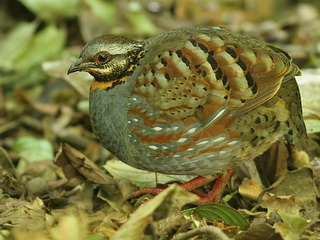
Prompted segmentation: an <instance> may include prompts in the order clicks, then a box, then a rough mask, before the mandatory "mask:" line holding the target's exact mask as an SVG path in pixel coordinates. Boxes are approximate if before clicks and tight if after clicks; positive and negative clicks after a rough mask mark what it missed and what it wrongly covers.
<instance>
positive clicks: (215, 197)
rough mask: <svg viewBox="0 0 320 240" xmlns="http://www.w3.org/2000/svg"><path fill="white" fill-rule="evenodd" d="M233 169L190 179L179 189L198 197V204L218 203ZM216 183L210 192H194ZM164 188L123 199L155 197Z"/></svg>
mask: <svg viewBox="0 0 320 240" xmlns="http://www.w3.org/2000/svg"><path fill="white" fill-rule="evenodd" d="M232 171H233V169H232V168H229V169H228V170H227V171H226V172H225V173H224V174H220V175H218V174H215V175H212V176H210V177H209V178H206V177H201V176H200V177H196V178H194V179H191V180H190V181H188V182H185V183H182V184H179V186H180V187H182V188H183V189H185V190H187V191H189V192H192V193H194V194H196V195H198V196H199V197H200V199H199V200H198V201H197V202H198V203H212V202H214V203H219V202H220V201H221V195H222V193H223V190H224V188H225V186H226V184H227V182H228V179H229V177H230V175H231V174H232ZM215 179H217V180H216V182H215V184H214V186H213V188H212V190H211V191H210V192H209V193H208V194H205V193H202V192H197V191H195V190H196V189H197V188H199V187H202V186H204V185H205V184H207V183H209V182H212V181H214V180H215ZM164 189H165V188H142V189H139V190H137V191H135V192H132V193H130V194H129V195H127V196H126V197H125V200H128V199H131V198H136V197H139V196H141V195H143V194H152V195H157V194H159V193H160V192H162V191H163V190H164Z"/></svg>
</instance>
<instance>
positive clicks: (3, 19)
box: [0, 0, 320, 89]
mask: <svg viewBox="0 0 320 240" xmlns="http://www.w3.org/2000/svg"><path fill="white" fill-rule="evenodd" d="M319 10H320V2H319V1H317V0H264V1H261V0H158V1H152V0H141V1H135V0H67V1H65V0H55V1H52V0H1V2H0V29H1V31H0V87H2V88H3V89H12V88H14V87H16V86H20V87H21V86H26V85H32V84H37V83H39V82H40V81H44V80H46V79H48V74H47V73H45V71H44V70H43V67H42V64H43V63H44V62H46V61H53V60H60V59H65V58H68V57H69V56H70V55H74V56H76V55H77V54H78V53H79V52H80V49H81V47H82V46H83V44H84V43H85V42H86V41H88V40H90V39H91V38H92V37H94V36H96V35H101V34H106V33H113V34H120V35H125V36H128V37H132V38H135V39H144V38H146V37H149V36H153V35H155V34H157V33H159V32H162V31H165V30H167V29H171V28H178V27H181V26H193V25H220V26H225V27H227V28H228V29H230V30H232V31H236V32H240V33H245V34H248V35H251V36H253V37H256V38H258V39H261V40H264V41H267V42H269V43H273V44H276V45H277V46H280V47H283V48H284V49H285V50H287V51H288V52H289V53H290V54H291V55H292V56H293V57H294V58H295V60H296V61H297V62H298V64H299V65H300V66H301V67H317V66H319V65H320V64H319V52H320V50H319V49H320V46H319V45H320V43H319V39H320V28H319V26H320V16H319V12H320V11H319Z"/></svg>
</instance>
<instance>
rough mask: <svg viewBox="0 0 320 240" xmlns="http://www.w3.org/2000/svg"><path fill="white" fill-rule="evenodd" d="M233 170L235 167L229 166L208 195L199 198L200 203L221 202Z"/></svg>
mask: <svg viewBox="0 0 320 240" xmlns="http://www.w3.org/2000/svg"><path fill="white" fill-rule="evenodd" d="M232 172H233V168H229V169H228V170H227V171H226V172H225V173H224V174H222V175H220V176H219V177H218V179H217V181H216V182H215V184H214V186H213V188H212V190H211V191H210V192H209V193H208V196H207V197H204V198H201V199H200V200H198V202H200V203H209V202H214V203H219V202H220V201H221V196H222V193H223V190H224V188H225V186H226V185H227V183H228V180H229V178H230V176H231V174H232Z"/></svg>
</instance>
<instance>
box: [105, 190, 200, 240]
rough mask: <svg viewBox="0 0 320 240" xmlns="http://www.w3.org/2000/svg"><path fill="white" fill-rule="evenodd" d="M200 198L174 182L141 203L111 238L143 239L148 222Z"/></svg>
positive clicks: (163, 216)
mask: <svg viewBox="0 0 320 240" xmlns="http://www.w3.org/2000/svg"><path fill="white" fill-rule="evenodd" d="M198 199H199V197H198V196H196V195H194V194H192V193H190V192H187V191H185V190H183V189H181V188H180V187H178V186H177V185H176V184H172V185H171V186H170V187H168V188H167V189H165V190H164V191H163V192H161V193H160V194H159V195H157V196H155V197H154V198H152V199H151V200H149V201H148V202H146V203H145V204H143V205H141V206H140V207H139V208H138V209H137V210H136V211H135V212H134V213H133V214H132V215H131V216H130V218H129V220H128V221H127V222H126V223H125V224H123V225H122V226H121V227H120V228H119V230H118V231H117V232H116V233H115V234H114V235H113V236H112V238H111V239H112V240H118V239H119V240H120V239H121V240H123V239H132V240H133V239H142V238H143V236H144V233H143V231H144V229H145V228H146V226H147V225H148V224H150V223H151V222H153V221H159V220H161V219H163V218H166V217H167V216H168V215H170V213H171V212H172V211H174V210H175V209H180V208H181V207H182V206H184V205H185V204H187V203H190V202H195V201H196V200H198Z"/></svg>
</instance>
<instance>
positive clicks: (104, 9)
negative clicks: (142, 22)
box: [86, 0, 118, 26]
mask: <svg viewBox="0 0 320 240" xmlns="http://www.w3.org/2000/svg"><path fill="white" fill-rule="evenodd" d="M86 4H87V5H88V6H89V7H90V9H91V10H92V12H93V14H94V15H95V16H96V17H98V18H99V19H101V20H102V21H103V22H105V23H106V24H107V25H108V26H112V25H114V24H115V23H116V19H117V12H118V11H117V8H116V5H115V3H113V2H107V1H102V0H86Z"/></svg>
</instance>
